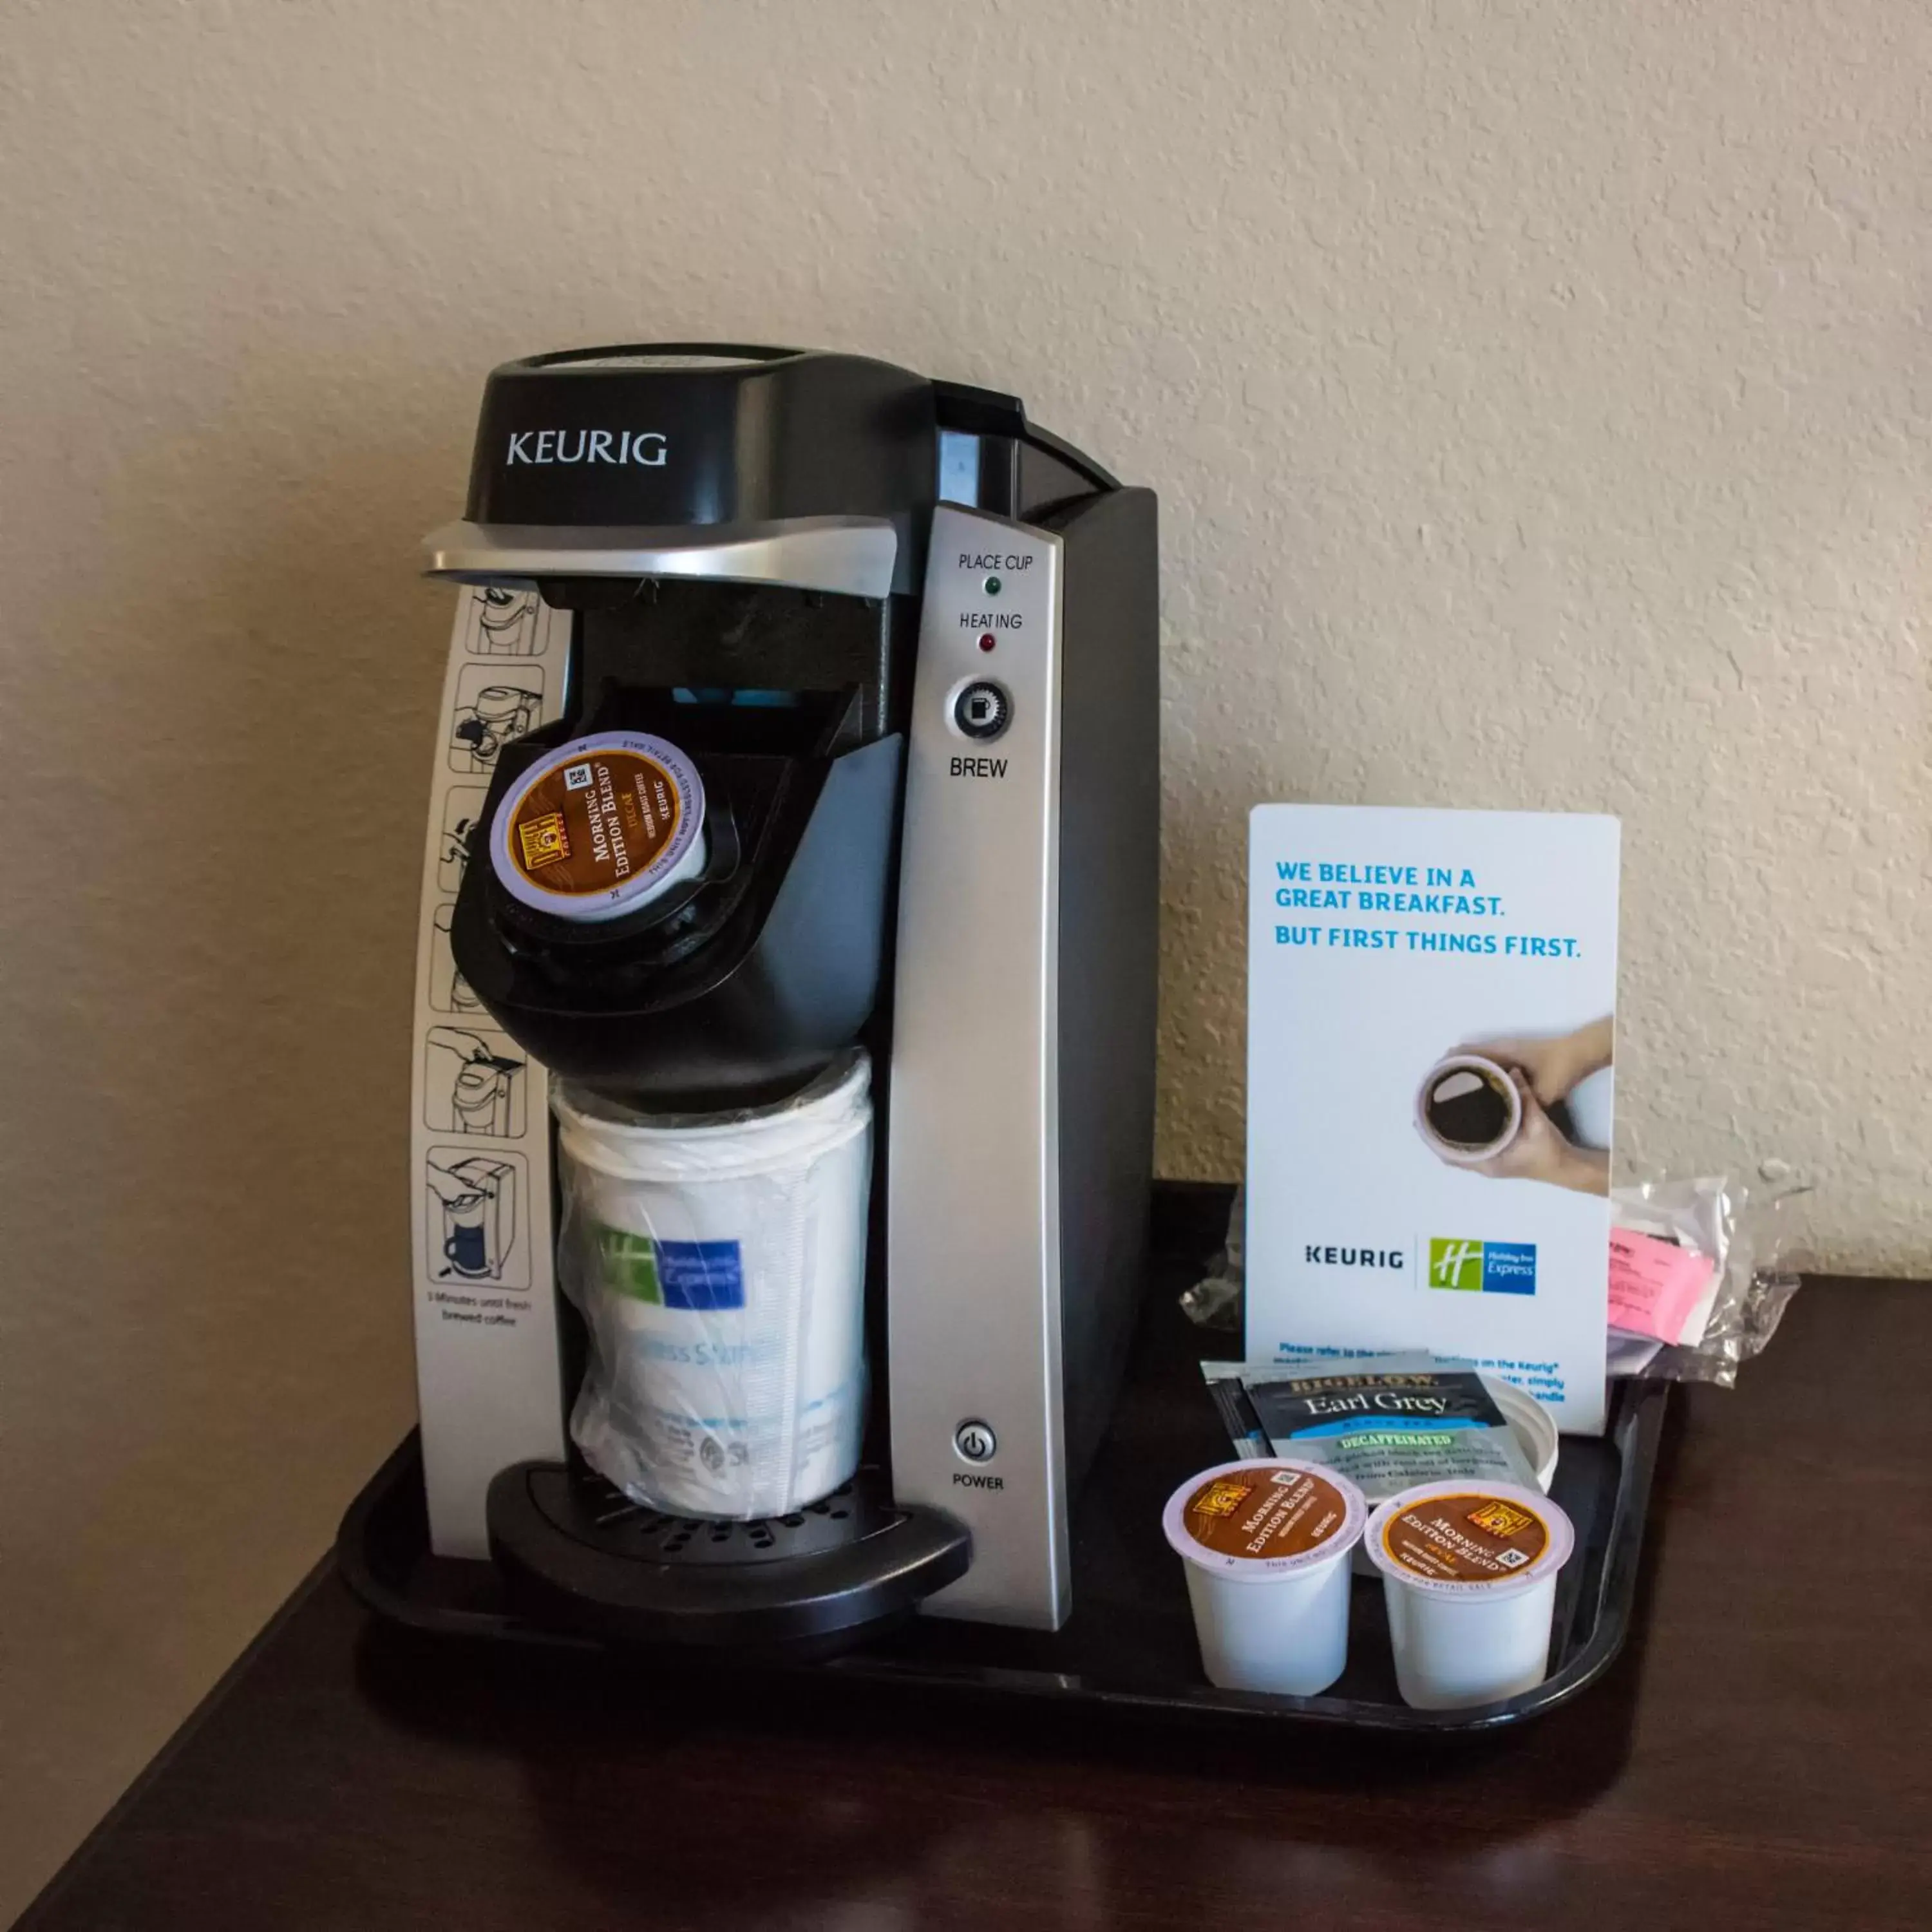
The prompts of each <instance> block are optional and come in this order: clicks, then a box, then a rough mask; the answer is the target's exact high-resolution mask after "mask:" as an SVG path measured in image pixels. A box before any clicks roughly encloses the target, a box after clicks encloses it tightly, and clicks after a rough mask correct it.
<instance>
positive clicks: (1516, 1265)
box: [1428, 1238, 1536, 1295]
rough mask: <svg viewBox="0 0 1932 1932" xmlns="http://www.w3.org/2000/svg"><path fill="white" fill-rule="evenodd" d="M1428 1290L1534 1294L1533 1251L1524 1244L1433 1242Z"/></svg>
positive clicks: (1431, 1243)
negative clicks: (1429, 1288) (1445, 1289)
mask: <svg viewBox="0 0 1932 1932" xmlns="http://www.w3.org/2000/svg"><path fill="white" fill-rule="evenodd" d="M1428 1279H1429V1286H1430V1287H1431V1288H1448V1289H1460V1290H1461V1291H1462V1292H1463V1293H1465V1294H1467V1295H1534V1294H1535V1292H1536V1249H1535V1246H1534V1245H1533V1244H1531V1243H1529V1242H1527V1241H1445V1240H1442V1239H1441V1238H1432V1239H1431V1240H1430V1244H1429V1277H1428Z"/></svg>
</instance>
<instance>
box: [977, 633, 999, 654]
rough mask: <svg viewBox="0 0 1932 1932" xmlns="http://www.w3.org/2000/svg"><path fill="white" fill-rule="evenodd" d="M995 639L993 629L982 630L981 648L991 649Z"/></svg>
mask: <svg viewBox="0 0 1932 1932" xmlns="http://www.w3.org/2000/svg"><path fill="white" fill-rule="evenodd" d="M995 641H996V640H995V637H994V636H993V634H992V631H981V632H980V649H982V650H983V651H990V650H991V649H992V648H993V646H994V643H995Z"/></svg>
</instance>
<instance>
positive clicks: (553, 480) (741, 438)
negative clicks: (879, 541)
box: [466, 343, 938, 527]
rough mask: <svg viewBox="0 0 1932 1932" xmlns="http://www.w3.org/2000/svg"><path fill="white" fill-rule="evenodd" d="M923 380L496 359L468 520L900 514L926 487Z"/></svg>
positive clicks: (787, 360)
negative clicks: (501, 362) (498, 364)
mask: <svg viewBox="0 0 1932 1932" xmlns="http://www.w3.org/2000/svg"><path fill="white" fill-rule="evenodd" d="M937 478H938V427H937V425H936V423H935V404H934V398H933V389H932V384H931V383H929V382H928V381H927V380H926V379H925V378H924V377H920V376H915V375H913V374H912V373H911V372H910V371H908V370H904V369H898V368H894V367H893V366H892V365H891V364H890V363H887V362H873V361H871V359H868V358H867V357H865V356H834V355H827V354H824V353H820V352H818V351H816V350H795V349H755V348H742V347H736V346H735V345H730V344H705V343H691V344H685V343H665V344H638V345H635V346H631V347H618V348H609V349H577V350H564V351H562V352H561V353H557V354H555V355H549V356H531V357H529V358H528V359H526V360H524V361H522V362H506V363H505V364H504V365H502V368H499V369H496V370H494V371H492V372H491V373H490V377H489V379H488V380H487V383H485V384H484V390H483V409H482V414H481V419H480V420H479V422H478V425H477V431H476V450H475V458H474V460H472V463H471V466H470V472H469V504H468V508H467V511H466V515H467V516H468V517H469V520H470V521H471V522H472V523H508V524H517V523H522V524H553V525H565V524H574V525H580V526H618V527H622V526H631V527H652V526H655V527H662V526H667V525H678V524H707V523H769V522H775V521H778V520H782V519H785V518H789V517H825V516H859V517H897V518H901V519H903V518H904V517H905V516H906V514H907V512H909V511H915V510H918V509H921V508H926V507H928V506H929V505H931V504H932V502H933V499H934V497H935V493H936V484H937Z"/></svg>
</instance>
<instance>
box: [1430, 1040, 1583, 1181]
mask: <svg viewBox="0 0 1932 1932" xmlns="http://www.w3.org/2000/svg"><path fill="white" fill-rule="evenodd" d="M1612 1048H1613V1040H1612V1034H1611V1023H1610V1020H1609V1019H1607V1018H1606V1019H1601V1020H1598V1021H1593V1022H1591V1023H1590V1024H1589V1025H1586V1026H1582V1027H1579V1028H1577V1029H1576V1030H1575V1031H1574V1032H1571V1033H1568V1034H1555V1035H1551V1036H1549V1037H1540V1036H1517V1037H1509V1038H1503V1039H1496V1040H1481V1041H1477V1042H1474V1043H1471V1044H1469V1045H1467V1046H1460V1047H1458V1048H1457V1049H1454V1051H1453V1052H1450V1053H1448V1054H1445V1055H1444V1056H1443V1057H1442V1059H1440V1060H1439V1061H1437V1062H1436V1064H1435V1065H1434V1066H1433V1067H1431V1068H1430V1070H1429V1071H1428V1072H1427V1073H1426V1074H1424V1076H1423V1078H1422V1082H1421V1085H1420V1086H1419V1087H1418V1088H1417V1090H1416V1096H1415V1127H1416V1131H1417V1133H1419V1134H1420V1135H1421V1136H1422V1139H1423V1140H1424V1142H1425V1143H1426V1144H1427V1146H1428V1148H1429V1149H1430V1151H1431V1152H1432V1153H1433V1154H1435V1155H1436V1157H1437V1158H1438V1159H1439V1160H1442V1161H1444V1162H1445V1163H1448V1165H1449V1166H1452V1167H1461V1168H1466V1169H1468V1170H1469V1172H1471V1173H1473V1174H1480V1175H1484V1177H1486V1178H1488V1179H1490V1180H1493V1181H1544V1182H1545V1183H1547V1184H1549V1185H1550V1186H1552V1187H1567V1188H1569V1189H1571V1190H1573V1191H1574V1192H1576V1193H1581V1194H1607V1193H1609V1191H1610V1156H1609V1154H1608V1152H1607V1151H1606V1150H1604V1149H1603V1148H1591V1147H1585V1146H1582V1145H1578V1144H1577V1143H1575V1142H1573V1141H1571V1139H1569V1138H1568V1136H1566V1135H1565V1133H1564V1132H1563V1130H1562V1128H1560V1127H1559V1126H1558V1125H1557V1124H1556V1121H1553V1119H1552V1118H1550V1113H1549V1112H1548V1109H1550V1108H1551V1107H1553V1106H1557V1105H1558V1104H1559V1103H1561V1102H1563V1101H1565V1100H1567V1098H1568V1096H1569V1094H1571V1092H1572V1091H1574V1088H1576V1087H1577V1085H1578V1084H1579V1083H1580V1082H1582V1081H1583V1080H1586V1079H1589V1076H1591V1075H1592V1074H1593V1073H1598V1072H1601V1071H1602V1070H1604V1068H1607V1067H1609V1065H1610V1061H1611V1054H1612Z"/></svg>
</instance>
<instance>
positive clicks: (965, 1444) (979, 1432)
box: [953, 1417, 1000, 1463]
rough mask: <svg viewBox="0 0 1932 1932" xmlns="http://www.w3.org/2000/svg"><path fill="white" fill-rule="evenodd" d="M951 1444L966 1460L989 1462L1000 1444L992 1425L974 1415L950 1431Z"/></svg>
mask: <svg viewBox="0 0 1932 1932" xmlns="http://www.w3.org/2000/svg"><path fill="white" fill-rule="evenodd" d="M999 1446H1000V1444H999V1439H998V1437H997V1436H995V1435H994V1433H993V1431H992V1426H991V1425H990V1424H987V1423H984V1422H982V1421H979V1420H978V1418H977V1417H976V1418H973V1419H971V1420H970V1421H965V1422H962V1424H960V1425H959V1427H958V1428H957V1429H956V1430H954V1431H953V1448H955V1449H956V1450H958V1451H959V1454H960V1455H961V1457H962V1458H963V1459H964V1460H965V1461H967V1462H968V1463H990V1462H991V1461H992V1460H993V1452H994V1451H995V1450H996V1449H998V1448H999Z"/></svg>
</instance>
